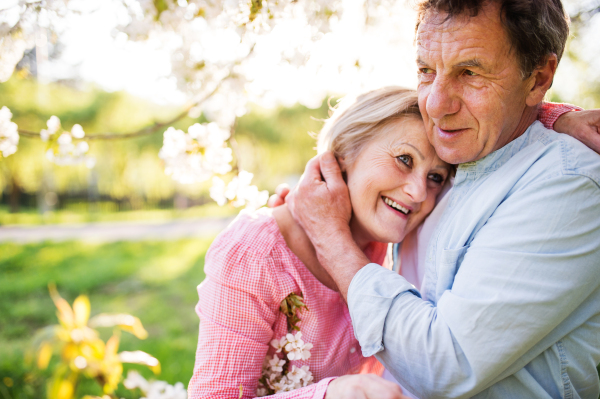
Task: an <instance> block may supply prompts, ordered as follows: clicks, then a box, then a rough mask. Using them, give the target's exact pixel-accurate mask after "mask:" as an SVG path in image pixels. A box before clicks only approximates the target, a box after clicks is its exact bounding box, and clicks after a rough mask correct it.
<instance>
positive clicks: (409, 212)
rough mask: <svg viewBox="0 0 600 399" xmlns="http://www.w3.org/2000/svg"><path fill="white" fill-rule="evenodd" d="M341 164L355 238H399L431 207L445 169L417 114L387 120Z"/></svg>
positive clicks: (395, 240) (367, 239) (371, 239)
mask: <svg viewBox="0 0 600 399" xmlns="http://www.w3.org/2000/svg"><path fill="white" fill-rule="evenodd" d="M342 164H343V161H342ZM344 169H345V171H346V178H347V182H348V189H349V191H350V199H351V201H352V209H353V216H352V221H351V228H352V232H353V234H354V238H355V240H357V242H359V243H360V242H361V241H362V242H369V241H379V242H400V241H402V240H403V239H404V237H405V236H406V234H408V233H409V232H410V231H411V230H412V229H414V228H415V227H416V226H418V225H419V224H420V223H421V222H422V221H423V219H425V216H427V215H428V214H429V213H430V212H431V210H432V209H433V207H434V205H435V199H436V197H437V195H438V194H439V192H440V191H441V189H442V186H443V185H444V183H445V181H446V179H448V176H449V174H450V166H449V165H448V164H446V163H445V162H443V161H442V160H441V159H439V158H438V157H437V155H436V153H435V150H434V148H433V147H432V146H431V144H429V141H428V140H427V136H426V134H425V128H424V126H423V122H422V121H421V120H420V119H418V118H416V117H407V118H402V119H400V120H398V121H397V122H394V124H393V125H392V126H388V127H387V132H382V133H381V134H379V135H378V136H376V138H375V139H374V140H372V141H371V142H369V143H368V144H366V146H365V148H364V149H363V150H362V151H361V153H360V154H359V155H358V157H357V158H356V161H355V162H354V163H352V164H351V165H348V167H347V168H344Z"/></svg>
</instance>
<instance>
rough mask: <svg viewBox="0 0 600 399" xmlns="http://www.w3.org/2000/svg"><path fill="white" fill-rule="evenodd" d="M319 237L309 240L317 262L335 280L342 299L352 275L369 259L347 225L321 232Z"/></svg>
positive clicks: (346, 292) (346, 294) (345, 296)
mask: <svg viewBox="0 0 600 399" xmlns="http://www.w3.org/2000/svg"><path fill="white" fill-rule="evenodd" d="M319 236H320V237H319V238H315V241H313V239H312V237H311V241H312V242H313V245H314V246H315V250H316V253H317V257H318V259H319V263H321V265H322V266H323V267H324V268H325V270H327V272H328V273H329V275H330V276H331V277H332V278H333V280H334V281H335V283H336V285H337V287H338V289H339V291H340V294H342V296H343V297H344V299H346V298H347V296H348V287H349V286H350V283H351V282H352V278H353V277H354V275H355V274H356V273H357V272H358V271H359V270H360V269H362V268H363V267H364V266H366V265H367V264H368V263H369V262H370V261H369V258H367V256H366V255H365V254H364V252H363V251H361V249H360V248H359V247H358V245H356V242H354V239H353V238H352V233H351V232H350V228H349V227H348V226H345V227H341V228H338V229H337V230H332V232H331V233H329V234H328V233H327V232H322V234H320V235H319Z"/></svg>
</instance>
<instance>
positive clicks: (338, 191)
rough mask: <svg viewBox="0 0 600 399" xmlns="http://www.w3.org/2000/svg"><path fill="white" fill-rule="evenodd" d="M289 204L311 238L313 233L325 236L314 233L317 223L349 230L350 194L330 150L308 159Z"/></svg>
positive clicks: (331, 229)
mask: <svg viewBox="0 0 600 399" xmlns="http://www.w3.org/2000/svg"><path fill="white" fill-rule="evenodd" d="M288 205H289V206H290V210H291V212H292V214H293V215H294V218H295V219H296V220H297V221H298V223H300V225H301V226H302V227H303V228H304V229H305V230H306V232H307V234H308V236H309V237H310V239H311V241H313V236H314V238H315V239H317V240H318V239H319V238H323V237H322V235H321V234H314V233H316V231H315V227H317V228H321V227H322V228H326V229H327V230H328V232H330V231H334V232H337V231H339V230H348V231H350V227H349V225H348V224H349V223H350V218H351V217H352V204H351V203H350V194H349V193H348V187H347V186H346V183H345V182H344V178H343V177H342V172H341V170H340V166H339V164H338V162H337V160H336V159H335V156H334V155H333V154H332V153H331V152H329V151H328V152H326V153H324V154H321V155H319V156H316V157H314V158H313V159H311V160H310V161H308V163H307V164H306V169H305V170H304V174H303V175H302V178H301V179H300V183H298V185H297V186H296V188H295V189H294V191H293V192H292V195H291V196H290V197H288ZM311 233H313V234H311ZM313 244H315V242H314V241H313Z"/></svg>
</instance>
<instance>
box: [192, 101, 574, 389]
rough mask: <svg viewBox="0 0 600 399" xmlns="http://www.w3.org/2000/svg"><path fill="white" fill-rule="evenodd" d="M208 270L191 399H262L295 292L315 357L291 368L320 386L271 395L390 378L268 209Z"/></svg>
mask: <svg viewBox="0 0 600 399" xmlns="http://www.w3.org/2000/svg"><path fill="white" fill-rule="evenodd" d="M572 110H580V108H579V107H576V106H572V105H569V104H552V103H546V104H543V105H542V106H541V107H540V113H539V116H538V119H539V120H540V121H541V122H542V123H543V124H544V125H545V126H546V127H548V128H552V127H553V125H554V122H555V121H556V120H557V119H558V117H559V116H560V115H562V114H563V113H565V112H569V111H572ZM372 252H373V253H372V254H370V256H369V257H370V258H371V259H372V260H377V259H379V260H380V259H382V258H383V257H384V255H385V246H384V245H382V246H378V247H376V248H374V250H373V251H372ZM378 263H380V261H379V262H378ZM204 270H205V272H206V279H205V280H204V282H203V283H202V284H200V285H199V286H198V294H199V297H200V300H199V302H198V305H197V306H196V312H197V313H198V316H200V320H201V323H200V334H199V337H198V349H197V351H196V364H195V367H194V375H193V376H192V379H191V381H190V384H189V386H188V398H189V399H201V398H215V399H219V398H223V399H224V398H227V399H237V398H238V397H239V393H240V385H241V386H242V387H243V395H242V397H243V398H253V397H255V394H256V388H257V384H258V380H259V378H260V376H261V370H262V364H263V361H264V360H265V357H266V356H267V355H270V356H272V355H273V353H274V352H275V349H274V348H272V347H271V346H270V345H269V343H270V341H271V340H272V339H274V338H281V337H282V336H283V335H285V334H286V333H287V321H286V318H285V316H284V315H283V314H282V313H281V312H280V311H279V305H280V303H281V301H282V300H283V299H284V298H285V297H286V296H288V295H289V294H290V293H296V294H300V293H302V295H303V296H304V300H305V302H306V304H307V306H308V311H304V312H303V313H302V314H301V320H302V322H301V323H300V328H301V331H302V335H303V336H302V338H303V340H304V341H305V342H310V343H312V344H313V345H314V347H313V349H312V350H311V354H312V356H311V357H310V359H308V360H306V361H293V362H292V364H293V365H296V366H298V367H301V366H303V365H308V366H309V368H310V371H311V372H312V374H313V376H314V381H315V384H313V385H310V386H307V387H305V388H301V389H297V390H295V391H292V392H286V393H280V394H277V395H274V396H271V397H275V398H280V399H322V398H324V396H325V392H326V390H327V385H328V384H329V382H331V380H332V379H333V378H334V377H336V376H341V375H344V374H352V373H375V374H379V375H381V373H382V372H383V366H382V365H381V364H380V363H379V362H378V361H377V360H376V359H375V358H373V357H370V358H364V357H363V356H362V355H361V351H360V346H359V344H358V341H357V340H356V339H355V338H354V331H353V329H352V324H351V320H350V315H349V313H348V308H347V307H346V304H345V303H344V301H343V299H342V298H341V296H340V295H339V294H338V293H337V292H335V291H332V290H330V289H329V288H327V287H325V286H324V285H323V284H321V283H320V282H319V281H318V280H317V279H316V278H315V277H314V276H313V275H312V274H311V272H310V271H309V270H308V269H307V268H306V266H304V264H303V263H302V262H301V261H300V260H299V259H298V258H297V257H296V256H295V255H294V253H293V252H292V251H291V250H290V249H289V248H288V246H287V245H286V243H285V240H284V238H283V236H282V235H281V232H280V231H279V227H278V226H277V222H276V221H275V219H274V218H273V217H272V215H271V213H270V211H269V210H267V209H261V210H259V211H257V212H255V213H253V214H241V215H240V216H239V217H238V218H237V219H236V220H235V221H234V222H233V223H232V224H231V225H230V226H229V227H228V228H227V229H226V230H225V231H224V232H222V233H221V234H220V235H219V236H218V237H217V238H216V239H215V241H214V242H213V244H212V245H211V247H210V249H209V251H208V253H207V255H206V262H205V269H204Z"/></svg>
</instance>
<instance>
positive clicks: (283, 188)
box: [275, 183, 290, 200]
mask: <svg viewBox="0 0 600 399" xmlns="http://www.w3.org/2000/svg"><path fill="white" fill-rule="evenodd" d="M289 193H290V186H288V185H287V184H286V183H281V184H280V185H278V186H277V188H276V189H275V194H277V195H279V196H280V197H281V198H282V199H284V200H285V197H287V195H288V194H289Z"/></svg>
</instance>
